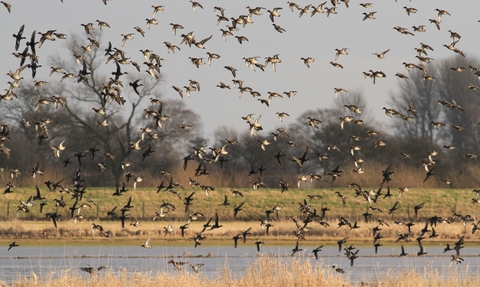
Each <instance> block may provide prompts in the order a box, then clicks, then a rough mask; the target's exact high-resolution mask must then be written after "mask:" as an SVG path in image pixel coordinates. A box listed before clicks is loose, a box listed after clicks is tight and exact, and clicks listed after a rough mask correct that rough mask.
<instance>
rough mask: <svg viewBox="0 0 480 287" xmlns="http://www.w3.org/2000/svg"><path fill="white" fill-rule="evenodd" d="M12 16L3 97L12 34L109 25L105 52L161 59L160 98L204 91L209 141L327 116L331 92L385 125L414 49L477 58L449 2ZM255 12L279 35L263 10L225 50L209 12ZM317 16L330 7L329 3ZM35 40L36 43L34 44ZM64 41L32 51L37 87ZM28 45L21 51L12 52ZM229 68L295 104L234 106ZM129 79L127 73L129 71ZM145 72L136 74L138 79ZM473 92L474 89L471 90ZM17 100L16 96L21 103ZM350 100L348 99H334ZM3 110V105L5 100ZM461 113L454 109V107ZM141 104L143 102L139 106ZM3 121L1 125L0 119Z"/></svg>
mask: <svg viewBox="0 0 480 287" xmlns="http://www.w3.org/2000/svg"><path fill="white" fill-rule="evenodd" d="M7 2H10V4H11V5H12V12H11V13H8V12H7V10H6V9H4V7H3V6H1V7H0V19H1V27H2V28H1V29H0V36H1V37H2V39H3V40H2V41H0V61H1V65H0V67H1V71H0V85H1V86H0V89H1V90H2V92H1V93H2V94H4V91H3V90H4V89H7V88H8V87H9V85H8V84H7V82H8V81H10V80H11V79H10V78H9V77H8V76H7V75H6V73H7V72H8V71H9V70H15V69H17V68H18V66H19V60H18V59H16V58H15V57H14V56H13V55H12V52H14V44H15V39H14V38H13V37H12V34H15V33H17V32H18V29H19V28H20V26H21V25H23V24H25V32H24V36H25V37H27V38H28V37H30V35H31V33H32V31H33V30H36V31H37V32H46V31H47V30H51V29H56V30H57V32H60V33H65V34H67V37H68V35H71V34H72V33H79V34H80V35H84V36H85V41H86V44H87V43H88V42H87V40H86V38H87V36H88V35H86V34H85V32H84V29H83V27H82V26H81V25H80V24H82V23H83V24H86V23H89V22H92V23H95V20H97V19H98V20H102V21H106V22H108V23H109V25H110V26H111V28H110V29H108V28H106V29H105V28H104V30H105V31H104V34H103V39H102V41H103V42H102V43H101V47H100V48H101V49H102V50H103V49H105V47H106V45H107V44H108V41H111V42H112V44H113V46H116V47H119V48H121V41H122V37H121V36H120V34H127V33H132V32H133V33H135V34H134V39H133V40H129V41H127V42H126V44H125V46H124V47H123V48H122V49H123V50H124V51H125V52H126V53H127V57H131V58H132V60H134V61H137V62H138V63H142V62H143V55H142V53H141V52H140V51H139V49H150V50H152V51H154V52H155V53H157V54H159V55H160V56H162V57H163V58H165V59H166V61H164V62H163V63H162V65H163V67H162V71H161V74H162V76H163V80H164V84H163V88H162V89H163V93H164V95H165V96H166V97H167V98H179V96H178V94H177V93H176V92H175V91H174V90H173V89H172V88H171V86H173V85H175V86H180V87H183V86H185V85H188V80H189V79H194V80H197V81H198V82H200V83H201V92H194V93H192V95H191V98H185V99H184V101H185V103H186V104H187V106H188V107H189V108H191V109H193V110H194V111H196V112H197V113H198V114H200V116H201V118H202V122H203V124H204V131H205V132H206V134H207V135H208V134H212V133H213V131H214V130H215V129H217V128H218V127H219V126H226V127H231V128H235V129H237V130H238V131H240V132H243V131H248V125H247V124H246V123H245V122H244V121H243V120H242V119H241V116H244V115H246V114H249V113H254V114H255V115H256V116H258V115H260V114H261V115H262V119H261V121H260V122H261V124H262V125H263V127H264V129H265V130H267V131H268V130H271V129H273V128H276V127H280V126H286V125H288V124H290V123H292V122H294V121H295V120H296V119H297V118H298V117H299V116H300V115H301V114H302V113H303V112H304V111H306V110H308V109H317V108H324V107H332V106H333V100H334V88H335V87H341V88H344V89H347V90H349V91H350V92H353V91H357V92H362V93H364V95H365V96H366V98H367V103H368V107H366V108H368V109H370V110H371V111H372V112H373V114H374V115H375V117H376V118H377V119H379V120H382V119H384V117H385V116H384V115H383V111H382V107H383V106H386V105H387V102H388V98H389V96H388V95H389V93H390V92H392V91H394V90H395V89H396V88H397V86H398V81H399V80H398V78H397V77H395V76H394V75H395V73H397V72H401V73H404V74H405V75H408V72H407V71H406V70H405V68H404V66H403V65H402V62H412V63H418V60H417V59H416V58H415V56H416V52H415V50H414V48H416V47H419V45H420V42H424V43H426V44H428V45H430V46H432V47H433V48H434V50H435V51H433V52H429V53H428V57H431V58H433V59H435V61H439V60H441V59H445V58H447V57H450V56H453V55H455V54H454V53H453V52H452V51H450V50H448V49H446V48H445V47H443V46H442V45H443V44H450V33H449V32H448V30H453V31H455V32H457V33H459V34H460V35H461V36H462V38H461V40H460V41H459V42H458V43H457V44H456V47H457V48H459V49H460V50H462V51H463V52H464V53H465V55H466V57H467V59H468V58H478V57H479V54H480V49H479V48H480V45H479V44H480V40H479V36H480V23H479V22H478V20H480V1H477V0H464V1H452V0H450V1H447V0H422V1H406V0H398V1H397V2H396V1H394V0H381V1H378V0H377V1H375V0H370V1H369V2H371V3H373V6H372V8H368V9H365V8H363V7H362V6H360V5H359V4H360V3H365V2H361V1H355V0H352V1H350V8H347V7H346V6H345V5H344V4H343V3H341V5H338V6H337V9H336V11H337V14H331V15H330V16H329V17H327V16H326V14H316V15H314V16H313V17H311V14H304V15H303V16H302V17H301V18H300V17H299V11H297V10H294V12H291V11H290V10H289V8H288V5H287V3H286V1H243V0H236V1H211V0H209V1H207V0H200V1H199V2H200V3H201V4H202V6H203V8H204V9H200V8H197V12H196V13H195V12H194V11H193V9H192V7H191V6H192V5H191V2H189V1H187V0H163V1H144V0H142V1H130V0H112V1H109V2H107V5H104V4H103V2H102V1H101V0H82V1H78V0H64V3H61V2H60V0H49V1H31V0H10V1H7ZM296 3H298V4H299V6H301V7H304V6H305V5H307V4H313V5H315V6H318V5H319V4H320V3H321V2H320V1H319V2H311V1H308V2H307V1H303V0H302V1H298V2H296ZM152 5H164V6H165V10H164V11H161V12H158V13H157V16H156V19H157V20H158V22H159V24H158V25H156V26H152V27H151V29H150V30H148V29H147V27H146V20H145V19H146V18H152V12H153V8H152V7H151V6H152ZM247 5H250V6H262V7H265V8H266V9H273V8H274V7H282V8H283V9H281V10H280V11H279V13H280V14H281V17H278V18H275V24H278V25H280V26H281V27H282V28H284V29H285V30H286V32H284V33H278V32H277V31H275V30H274V28H273V26H272V22H271V21H270V19H269V17H268V12H267V11H266V10H262V14H263V15H261V16H253V17H252V19H253V21H254V23H253V24H249V25H246V26H245V27H244V28H243V27H239V31H236V32H233V33H234V35H236V36H240V35H242V36H246V37H247V38H248V39H249V42H244V43H243V44H242V45H241V44H239V43H238V41H237V40H236V39H235V38H234V37H228V38H227V41H226V43H225V42H224V41H223V40H222V37H221V32H220V29H221V28H222V29H226V28H225V26H226V25H227V24H228V25H231V22H230V23H227V22H222V23H221V24H220V25H218V26H217V25H216V22H217V17H216V15H217V14H219V12H217V11H214V9H213V7H214V6H221V7H223V8H225V16H226V17H228V18H230V17H238V16H239V15H246V14H248V10H247V9H246V6H247ZM404 6H408V7H414V8H416V9H417V10H418V12H417V13H415V14H411V15H410V16H408V15H407V13H406V11H405V9H404V8H403V7H404ZM324 7H332V4H331V2H330V1H328V2H327V3H326V4H325V6H324ZM436 8H439V9H443V10H447V11H448V12H449V13H450V14H451V16H448V15H446V16H443V21H442V23H441V29H440V30H437V28H436V27H435V25H434V24H432V23H430V22H429V19H437V11H435V9H436ZM373 11H376V12H377V13H376V14H375V17H376V19H374V20H372V19H367V20H365V21H362V19H363V17H364V15H363V13H364V12H365V13H368V12H373ZM169 23H178V24H181V25H183V26H184V27H185V29H184V30H179V31H178V32H177V35H176V36H174V35H173V33H172V30H171V26H170V25H169ZM413 25H415V26H418V25H425V29H426V30H427V31H426V32H424V33H419V32H414V31H413V28H412V26H413ZM134 26H140V27H142V28H143V29H144V30H145V31H146V35H145V37H142V36H141V35H140V34H139V33H138V32H136V31H135V30H134V29H133V27H134ZM395 26H401V27H405V28H407V29H408V30H409V31H411V32H413V33H414V34H415V36H409V35H402V34H400V33H399V32H397V31H396V30H395V29H393V27H395ZM190 31H194V35H195V37H196V39H197V40H200V39H203V38H206V37H208V36H210V35H213V38H212V39H211V40H210V41H208V42H207V43H206V44H205V47H206V49H204V50H203V49H198V48H196V47H193V46H192V47H190V48H189V47H188V46H185V45H180V41H181V37H180V34H182V33H187V32H190ZM39 36H40V35H37V41H38V39H39V38H40V37H39ZM164 41H169V42H171V43H172V44H176V45H178V46H180V48H181V49H182V50H181V51H177V52H176V53H175V54H172V53H170V54H168V53H167V48H166V47H165V45H164V44H163V42H164ZM64 43H65V42H64V41H62V40H56V41H55V42H50V41H46V42H45V43H44V45H43V46H42V48H37V53H38V55H39V56H40V60H39V61H40V64H41V65H42V66H43V67H42V68H40V69H39V70H38V72H37V77H36V79H37V80H45V81H48V82H49V84H53V83H55V81H54V80H53V77H52V78H49V76H48V75H49V72H50V63H48V58H49V57H50V56H54V55H57V54H58V55H59V56H61V57H65V58H67V57H69V56H71V55H69V53H68V52H67V50H66V49H65V47H64ZM24 46H25V40H24V41H23V42H22V44H21V47H20V49H19V51H21V50H22V49H23V48H24ZM336 48H348V55H341V56H340V57H339V58H338V60H337V61H336V62H338V63H340V64H341V65H343V67H344V68H343V69H340V68H335V67H333V66H332V65H330V64H329V63H330V62H331V61H335V53H336V51H335V49H336ZM387 49H390V51H389V52H388V53H387V54H386V56H385V59H383V60H381V59H378V58H377V57H376V56H375V55H372V53H375V52H376V53H380V52H382V51H384V50H387ZM206 52H213V53H217V54H219V55H220V56H221V59H219V60H214V61H213V63H212V65H211V66H208V65H207V64H206V65H202V66H200V68H196V67H195V66H193V65H192V64H191V62H190V60H189V58H188V57H203V58H204V60H205V62H206V59H207V57H208V56H207V55H206ZM274 54H279V57H280V59H281V60H282V63H280V64H278V66H277V71H276V72H273V70H272V68H271V66H268V67H267V68H266V69H265V72H261V71H260V70H258V69H257V71H256V72H254V71H252V70H251V69H249V68H247V67H246V66H245V63H244V61H243V59H242V58H243V57H252V56H259V57H260V58H259V59H260V60H261V62H263V61H264V57H266V56H272V55H274ZM301 57H312V58H314V59H315V62H314V63H311V64H310V66H311V68H307V67H306V66H305V65H304V64H303V61H302V60H300V58H301ZM227 65H228V66H233V67H235V68H236V69H238V72H237V77H236V79H241V80H243V81H244V86H250V87H252V89H254V90H256V91H259V92H260V93H261V94H262V96H261V98H267V97H268V93H267V92H268V91H272V92H277V93H280V94H281V93H283V92H285V91H290V90H295V91H298V93H297V95H296V96H295V97H292V98H290V99H289V98H287V97H284V98H283V99H281V98H278V99H277V98H275V99H273V100H272V102H271V105H270V107H266V106H265V105H263V104H261V103H260V102H259V101H258V100H257V98H255V99H254V98H252V96H250V95H249V94H248V93H245V94H244V95H243V96H242V97H241V98H239V93H238V90H237V89H233V85H232V82H231V80H232V79H233V77H232V75H231V73H230V72H229V71H228V70H226V69H224V68H223V67H224V66H227ZM128 69H129V70H128V71H129V72H132V73H134V71H135V69H134V67H133V66H132V67H129V68H128ZM370 69H372V70H381V71H383V72H384V73H385V74H386V75H387V77H386V78H385V79H377V83H376V84H375V85H374V84H373V83H372V81H371V80H370V79H368V78H367V79H364V77H363V74H362V72H363V71H368V70H370ZM144 70H145V66H143V67H142V72H143V71H144ZM22 76H23V77H24V78H25V80H24V81H31V82H33V79H32V78H31V75H30V72H29V71H24V73H23V74H22ZM220 81H222V82H224V83H226V84H227V85H230V87H231V88H232V90H222V89H219V88H217V87H216V85H217V84H219V82H220ZM474 84H476V85H477V86H479V83H474ZM19 96H21V95H19ZM341 96H342V97H348V94H343V95H341ZM0 104H1V105H8V104H9V103H8V102H5V101H2V102H1V103H0ZM460 104H461V103H460ZM145 105H147V103H145ZM276 112H287V113H289V114H290V117H289V118H285V119H284V123H280V121H279V120H278V118H277V115H276ZM0 120H1V117H0Z"/></svg>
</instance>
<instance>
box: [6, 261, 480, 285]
mask: <svg viewBox="0 0 480 287" xmlns="http://www.w3.org/2000/svg"><path fill="white" fill-rule="evenodd" d="M79 272H80V271H79V270H71V269H67V270H64V271H62V272H61V273H60V274H59V275H57V276H53V275H54V274H50V275H48V276H46V277H45V278H38V277H37V276H36V275H34V274H31V275H30V276H28V277H24V278H19V279H17V280H15V281H14V282H13V285H12V286H25V287H28V286H35V287H37V286H38V287H56V286H71V287H83V286H85V287H87V286H98V287H103V286H105V287H111V286H128V287H144V286H145V287H150V286H209V287H217V286H222V287H223V286H245V287H248V286H309V287H311V286H329V287H330V286H332V287H336V286H342V287H343V286H345V287H347V286H359V285H360V286H378V287H381V286H382V287H383V286H385V287H396V286H398V287H407V286H408V287H417V286H418V287H421V286H439V287H441V286H448V287H460V286H479V285H480V280H479V279H478V277H474V276H472V275H471V274H470V275H469V274H468V271H464V272H463V273H462V272H461V273H458V272H455V271H454V270H450V271H448V272H447V274H440V273H439V272H438V271H435V270H429V269H427V268H426V269H425V270H424V272H423V273H417V272H415V271H412V270H408V269H405V270H403V271H393V270H392V272H387V273H386V274H385V275H381V276H379V277H380V278H378V280H377V281H376V282H362V283H358V282H354V283H352V282H348V281H347V280H346V279H345V277H344V276H342V275H340V274H338V273H336V272H335V271H334V270H333V269H332V268H330V267H329V266H324V265H321V264H320V263H319V264H315V265H313V266H312V265H311V263H310V261H308V260H307V261H305V260H301V259H292V260H290V261H285V260H280V259H275V258H259V259H257V261H256V262H254V263H252V264H251V265H250V266H249V267H248V268H247V269H246V270H245V272H244V274H243V275H242V276H239V277H235V276H232V274H231V272H230V271H229V268H228V266H226V267H225V268H223V269H222V270H221V272H220V275H219V276H218V277H215V278H207V277H205V276H203V275H202V274H201V273H200V274H194V273H191V272H187V271H181V272H175V273H164V272H161V273H160V272H159V273H153V272H147V273H139V272H135V273H133V274H129V273H128V272H127V271H126V270H120V271H118V272H116V271H114V270H111V269H110V270H107V271H105V272H102V271H100V272H99V273H98V274H93V275H91V276H84V275H85V274H80V273H79Z"/></svg>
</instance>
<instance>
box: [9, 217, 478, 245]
mask: <svg viewBox="0 0 480 287" xmlns="http://www.w3.org/2000/svg"><path fill="white" fill-rule="evenodd" d="M204 222H205V220H202V221H201V222H198V221H197V222H192V223H191V224H190V225H189V228H188V229H187V230H186V231H185V237H182V236H181V232H180V230H179V226H180V225H182V224H184V222H178V221H172V222H171V223H172V226H173V227H174V232H173V233H171V234H168V235H167V236H164V235H163V227H164V226H166V225H167V224H168V222H152V221H150V222H142V226H140V227H138V228H135V227H131V226H127V227H126V228H125V229H122V228H121V226H120V223H119V222H112V221H108V222H102V223H101V224H102V226H103V228H104V230H105V231H109V232H110V233H111V234H112V237H111V238H104V237H101V236H100V235H99V232H98V231H97V232H96V233H95V234H94V233H92V230H91V222H87V221H84V222H81V223H77V224H74V223H73V222H71V221H68V222H66V223H65V224H64V226H62V227H59V228H58V229H55V228H53V224H52V223H51V222H48V221H47V222H44V221H41V222H35V221H32V222H31V221H27V222H22V223H21V224H19V223H18V222H16V223H15V221H1V222H0V237H1V238H2V239H1V240H0V243H1V242H5V243H7V242H8V241H10V240H17V241H18V240H22V243H23V244H37V243H38V242H39V240H47V242H43V243H46V244H48V240H50V239H56V240H66V242H65V244H66V245H78V244H82V245H89V244H108V242H110V241H115V243H116V244H119V243H121V244H126V245H132V244H133V245H135V244H138V245H140V243H141V242H142V241H144V240H146V239H147V238H148V237H152V239H151V242H150V243H151V244H153V245H154V246H163V245H193V244H194V243H193V240H191V238H192V237H193V235H194V234H196V233H197V232H199V231H201V230H202V228H203V224H204ZM328 222H329V224H330V227H323V226H320V225H319V224H317V223H315V222H314V223H311V224H310V225H309V227H310V230H309V231H308V232H306V233H305V238H306V240H305V242H304V244H317V243H319V242H321V243H322V244H327V245H329V244H331V245H334V244H335V243H336V241H337V240H339V239H341V238H344V237H349V241H350V242H352V243H353V242H355V243H356V244H367V245H370V244H372V242H373V234H372V229H373V227H375V226H377V225H378V223H377V222H369V223H365V222H358V223H357V224H358V226H360V228H359V229H354V230H350V228H349V227H341V228H337V223H338V220H331V221H328ZM273 223H274V226H273V227H271V229H270V231H269V235H266V233H265V230H263V229H262V228H261V227H260V224H259V222H258V221H257V222H254V221H237V222H234V223H233V222H232V223H227V224H228V226H226V227H222V228H219V229H215V230H212V231H206V232H204V233H203V235H204V236H206V237H207V238H206V239H205V240H204V241H203V243H202V246H203V245H216V244H221V245H230V244H233V240H232V237H233V236H235V235H237V234H239V233H240V232H243V231H245V230H247V229H248V228H250V227H252V230H251V231H250V232H251V235H250V236H249V238H250V239H251V240H250V241H252V242H251V244H253V242H254V240H256V239H259V238H261V239H262V240H263V241H264V242H265V243H266V244H267V245H292V244H294V242H295V241H296V240H297V238H296V237H295V236H293V234H292V232H293V230H296V226H295V224H294V223H293V222H292V221H274V222H273ZM220 224H222V222H220ZM12 225H13V226H12ZM423 227H424V223H416V224H415V225H414V226H413V227H412V228H411V231H412V234H413V235H412V238H415V237H414V235H417V234H418V235H419V234H420V230H421V229H422V228H423ZM381 228H382V230H381V231H380V232H381V234H382V236H383V239H382V242H383V243H392V242H395V241H396V240H397V238H398V235H399V234H404V233H407V232H408V231H407V227H405V226H403V225H395V224H393V223H392V224H391V225H390V227H387V226H383V227H382V226H381ZM435 230H436V232H437V233H438V234H439V236H438V237H436V238H427V239H426V240H425V241H424V244H440V243H445V242H452V241H456V240H458V235H463V236H465V240H466V241H467V242H469V243H478V242H480V240H479V238H478V236H477V235H475V234H472V233H471V227H470V226H468V227H467V228H465V227H464V226H463V224H462V223H460V222H454V223H451V224H438V225H437V227H436V228H435ZM29 242H30V243H29ZM247 244H248V243H247Z"/></svg>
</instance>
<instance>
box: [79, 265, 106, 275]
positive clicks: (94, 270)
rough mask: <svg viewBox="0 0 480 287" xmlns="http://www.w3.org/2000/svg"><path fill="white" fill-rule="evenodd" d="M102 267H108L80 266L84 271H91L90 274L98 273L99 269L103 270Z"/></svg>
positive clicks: (103, 267)
mask: <svg viewBox="0 0 480 287" xmlns="http://www.w3.org/2000/svg"><path fill="white" fill-rule="evenodd" d="M102 269H107V267H105V266H100V267H98V268H94V267H80V270H81V271H83V272H87V273H90V274H96V273H97V272H98V271H100V270H102Z"/></svg>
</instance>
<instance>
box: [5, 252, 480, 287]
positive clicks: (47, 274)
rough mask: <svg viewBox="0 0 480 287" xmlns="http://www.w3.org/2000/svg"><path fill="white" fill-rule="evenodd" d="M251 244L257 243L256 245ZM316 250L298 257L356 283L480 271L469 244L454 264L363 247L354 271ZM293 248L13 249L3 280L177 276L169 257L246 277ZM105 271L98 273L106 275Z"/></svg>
mask: <svg viewBox="0 0 480 287" xmlns="http://www.w3.org/2000/svg"><path fill="white" fill-rule="evenodd" d="M252 245H253V244H252ZM316 247H317V246H300V248H302V249H303V250H302V251H300V252H298V253H297V254H295V258H297V259H298V258H300V260H306V261H307V260H309V261H311V265H312V266H316V265H317V264H320V265H322V266H323V267H325V268H331V266H332V265H335V264H336V265H338V267H339V268H342V269H344V270H345V273H344V274H340V273H338V276H342V277H344V278H345V279H347V280H348V281H350V282H352V283H360V282H374V281H377V280H381V278H382V276H385V275H387V273H388V274H389V275H392V274H395V273H399V272H402V271H405V270H415V272H417V273H418V274H423V273H424V272H431V271H434V272H438V274H439V275H438V276H440V277H442V276H449V275H452V274H454V275H457V276H479V274H480V272H479V271H480V268H479V261H478V257H479V256H480V255H479V253H480V249H479V248H478V246H475V247H469V246H466V247H465V248H463V249H462V250H461V257H462V258H463V259H464V260H465V261H464V262H463V264H455V263H453V264H451V262H450V260H451V259H452V256H451V255H452V254H454V251H449V252H447V253H445V254H444V253H443V249H444V247H441V246H425V251H426V252H427V255H424V256H417V252H418V246H417V245H414V244H410V245H405V252H407V253H410V254H409V255H408V256H404V257H399V254H400V252H401V250H400V246H399V245H398V246H397V245H395V246H384V247H381V248H380V249H379V252H378V254H377V255H375V254H374V249H373V247H359V249H360V251H359V253H358V258H357V259H356V260H355V262H354V266H353V267H350V260H349V259H348V258H346V256H345V255H344V254H343V252H342V253H339V252H338V247H337V246H327V247H324V248H322V251H321V252H320V253H319V259H318V260H316V259H315V258H314V257H313V253H312V250H313V249H314V248H316ZM292 248H293V246H292V247H285V246H280V247H279V246H276V247H269V246H266V247H263V248H262V250H261V252H260V253H259V254H257V252H256V249H255V246H254V245H253V246H245V245H244V246H239V247H238V248H233V247H230V246H217V247H202V248H197V249H195V248H193V247H161V246H158V247H153V248H152V249H143V248H139V247H132V246H108V247H107V246H90V247H21V248H18V247H17V248H13V249H12V250H10V251H9V252H8V253H7V252H4V253H3V254H2V256H1V257H0V278H2V279H3V280H4V281H5V282H6V283H7V284H11V283H12V281H13V280H16V279H20V278H25V277H28V276H31V275H32V272H33V273H35V274H36V275H37V278H38V280H47V279H52V278H56V277H58V276H60V275H61V273H62V271H64V270H73V271H74V272H77V271H78V275H80V276H85V277H86V278H87V277H88V276H90V274H88V273H86V272H82V271H81V270H80V267H94V268H98V267H100V266H105V267H107V268H108V269H111V270H113V271H114V272H118V273H119V274H121V273H123V272H125V271H126V273H127V274H128V275H133V274H135V273H136V272H141V273H151V274H156V273H158V272H160V273H162V272H166V273H176V272H179V271H177V270H176V269H175V268H174V267H173V266H172V265H171V264H168V261H169V260H170V259H172V258H173V259H174V260H175V261H185V262H188V264H186V265H184V266H183V269H182V271H180V272H189V273H192V272H193V270H192V268H191V267H190V264H191V265H195V264H198V263H203V264H204V266H202V267H201V269H200V274H201V276H205V277H207V278H212V279H213V278H216V277H219V276H220V275H221V273H222V272H223V271H224V270H225V268H227V269H228V270H229V273H230V274H231V276H232V277H240V276H242V275H243V273H244V271H245V270H246V268H247V267H249V266H250V265H251V264H253V263H254V262H255V261H256V260H257V258H258V256H269V257H272V258H275V259H278V260H281V261H285V262H287V261H288V260H292V257H291V253H292V252H291V249H292ZM102 272H103V271H99V276H102Z"/></svg>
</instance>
